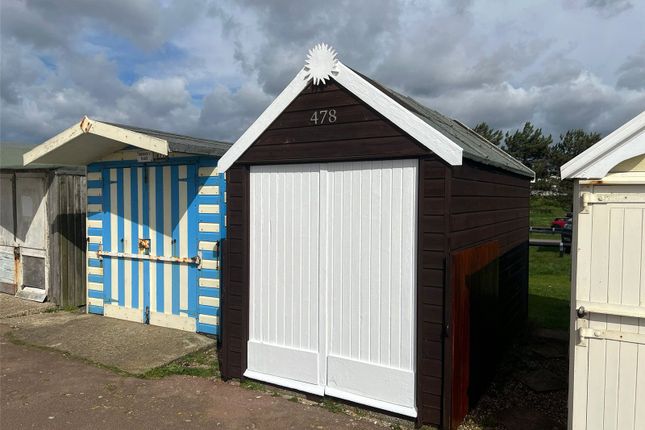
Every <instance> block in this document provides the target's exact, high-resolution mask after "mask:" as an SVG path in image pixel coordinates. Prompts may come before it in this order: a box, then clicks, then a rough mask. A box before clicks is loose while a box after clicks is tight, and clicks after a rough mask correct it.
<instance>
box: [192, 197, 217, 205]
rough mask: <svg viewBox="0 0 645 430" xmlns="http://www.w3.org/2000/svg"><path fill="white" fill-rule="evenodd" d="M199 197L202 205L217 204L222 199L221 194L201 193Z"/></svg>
mask: <svg viewBox="0 0 645 430" xmlns="http://www.w3.org/2000/svg"><path fill="white" fill-rule="evenodd" d="M197 199H198V200H199V204H200V205H217V204H219V201H220V197H219V196H207V195H200V196H199V197H198V198H197Z"/></svg>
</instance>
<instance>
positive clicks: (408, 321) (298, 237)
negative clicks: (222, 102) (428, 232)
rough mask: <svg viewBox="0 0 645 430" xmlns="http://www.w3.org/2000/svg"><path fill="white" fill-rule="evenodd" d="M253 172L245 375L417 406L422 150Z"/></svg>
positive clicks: (406, 410)
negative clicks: (415, 155)
mask: <svg viewBox="0 0 645 430" xmlns="http://www.w3.org/2000/svg"><path fill="white" fill-rule="evenodd" d="M250 178H251V181H250V182H251V183H250V190H251V194H250V195H251V200H250V235H251V236H250V238H251V239H250V241H251V244H250V312H249V315H250V329H249V332H250V333H249V342H248V367H247V370H246V372H245V376H247V377H250V378H254V379H258V380H263V381H266V382H269V383H274V384H278V385H282V386H287V387H290V388H295V389H298V390H302V391H306V392H310V393H314V394H318V395H323V394H327V395H331V396H334V397H339V398H343V399H346V400H350V401H354V402H358V403H363V404H366V405H369V406H372V407H376V408H380V409H385V410H389V411H392V412H395V413H399V414H404V415H408V416H416V408H415V394H414V391H415V382H414V380H415V376H414V372H415V367H416V362H415V347H414V344H415V339H416V327H415V316H416V312H415V301H416V297H415V291H416V288H415V285H416V268H417V263H416V255H417V252H416V242H417V240H416V236H417V221H416V219H417V216H416V214H417V160H386V161H368V162H351V163H328V164H302V165H278V166H253V167H252V168H251V173H250Z"/></svg>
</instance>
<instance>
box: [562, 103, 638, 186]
mask: <svg viewBox="0 0 645 430" xmlns="http://www.w3.org/2000/svg"><path fill="white" fill-rule="evenodd" d="M643 154H645V111H643V112H641V113H640V114H639V115H637V116H636V117H634V118H632V119H631V120H630V121H628V122H627V123H625V124H623V125H622V126H620V127H619V128H618V129H617V130H615V131H614V132H612V133H611V134H609V135H608V136H607V137H605V138H604V139H602V140H601V141H599V142H597V143H596V144H595V145H593V146H592V147H591V148H589V149H587V150H586V151H585V152H583V153H582V154H580V155H578V156H577V157H576V158H574V159H572V160H570V161H569V162H568V163H566V164H565V165H564V166H562V167H560V174H561V176H562V179H570V178H578V179H601V178H604V177H605V176H607V173H609V171H610V170H611V169H612V168H613V167H614V166H616V165H618V164H619V163H621V162H622V161H625V160H628V159H630V158H633V157H636V156H638V155H643Z"/></svg>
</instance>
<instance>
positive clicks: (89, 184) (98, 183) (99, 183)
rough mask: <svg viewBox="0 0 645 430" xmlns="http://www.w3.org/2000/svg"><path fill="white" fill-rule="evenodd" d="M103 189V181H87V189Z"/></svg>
mask: <svg viewBox="0 0 645 430" xmlns="http://www.w3.org/2000/svg"><path fill="white" fill-rule="evenodd" d="M102 187H103V181H101V180H96V181H87V188H102Z"/></svg>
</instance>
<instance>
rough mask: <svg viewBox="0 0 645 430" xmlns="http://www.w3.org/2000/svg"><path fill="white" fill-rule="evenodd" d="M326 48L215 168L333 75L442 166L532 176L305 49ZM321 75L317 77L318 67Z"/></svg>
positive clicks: (451, 123) (449, 124)
mask: <svg viewBox="0 0 645 430" xmlns="http://www.w3.org/2000/svg"><path fill="white" fill-rule="evenodd" d="M325 49H327V50H328V52H329V53H330V54H333V62H331V61H330V62H329V63H328V64H324V65H320V64H316V65H314V66H311V64H309V63H308V64H307V65H305V67H303V68H302V69H301V70H300V71H299V72H298V74H297V75H296V77H295V78H294V79H293V80H292V81H291V82H290V83H289V85H287V87H286V88H285V89H284V90H283V91H282V93H280V94H279V95H278V96H277V97H276V99H275V100H274V101H273V102H272V103H271V104H270V105H269V107H268V108H267V109H266V110H265V111H264V112H263V113H262V114H261V115H260V116H259V117H258V119H257V120H256V121H255V122H254V123H253V124H251V126H250V127H249V128H248V129H247V130H246V131H245V132H244V134H242V136H241V137H240V138H239V139H238V140H237V141H236V142H235V143H234V144H233V146H232V147H231V149H230V150H229V151H228V152H227V153H226V154H224V156H223V157H222V158H221V159H220V160H219V163H218V169H219V170H220V171H221V172H225V171H226V170H227V169H228V168H230V167H231V166H232V165H233V164H234V163H235V161H236V160H237V159H238V158H239V157H241V156H242V154H243V153H244V152H245V151H246V150H247V149H248V148H249V147H250V146H251V145H252V144H253V143H254V142H255V141H256V140H257V139H258V138H259V137H260V135H261V134H262V133H263V132H264V131H265V130H266V129H267V128H268V127H269V126H270V125H271V123H273V121H275V119H276V118H277V117H278V116H279V115H280V114H281V113H282V112H283V111H284V110H285V109H286V108H287V107H288V106H289V104H290V103H291V102H292V101H293V100H294V99H295V98H296V97H297V96H298V95H299V94H300V93H301V92H302V91H303V90H304V89H305V88H306V87H307V85H309V83H310V82H312V81H314V85H316V84H317V82H318V81H320V82H323V83H324V81H325V80H326V79H330V80H331V79H333V80H334V81H336V82H337V83H338V84H340V85H341V86H343V87H344V88H345V89H347V90H348V91H349V92H350V93H352V94H353V95H355V96H356V97H358V98H359V99H361V100H362V101H363V102H364V103H366V104H367V105H368V106H370V107H371V108H373V109H374V110H376V111H377V112H378V113H380V114H381V115H383V116H384V117H385V118H386V119H388V120H389V121H391V122H392V123H393V124H395V125H396V126H397V127H399V128H400V129H402V130H403V131H405V132H406V133H407V134H409V135H410V136H411V137H412V138H414V139H415V140H417V141H418V142H419V143H420V144H421V145H423V146H425V147H426V148H427V149H429V150H430V151H432V152H434V153H435V154H436V155H437V156H439V157H440V158H442V159H443V160H444V161H446V162H447V163H448V164H450V165H453V166H458V165H461V164H462V158H463V157H466V158H468V159H472V160H475V161H478V162H481V163H485V164H488V165H492V166H495V167H498V168H501V169H504V170H508V171H510V172H513V173H516V174H520V175H523V176H527V177H531V178H533V177H534V176H535V174H534V173H533V171H532V170H531V169H529V168H528V167H526V166H524V165H523V164H522V163H520V162H519V161H517V160H516V159H514V158H513V157H511V156H510V155H508V154H506V153H505V152H504V151H502V150H501V149H499V148H498V147H496V146H495V145H493V144H492V143H490V142H489V141H488V140H486V139H484V138H483V137H482V136H480V135H479V134H477V133H475V132H474V131H472V130H471V129H469V128H468V127H466V126H465V125H463V124H462V123H460V122H458V121H455V120H452V119H450V118H447V117H445V116H443V115H441V114H439V113H438V112H436V111H434V110H431V109H429V108H427V107H425V106H423V105H421V104H419V103H417V102H416V101H415V100H413V99H411V98H409V97H406V96H403V95H401V94H399V93H397V92H395V91H392V90H390V89H388V88H386V87H384V86H382V85H381V84H379V83H378V82H375V81H373V80H371V79H369V78H367V77H365V76H363V75H361V74H360V73H358V72H356V71H354V70H352V69H351V68H349V67H347V66H345V65H344V64H343V63H341V62H340V61H338V60H336V59H335V53H333V50H331V49H330V48H328V47H326V46H322V47H321V46H320V45H319V46H316V47H315V48H314V49H312V50H311V51H310V54H309V57H310V59H311V57H312V56H313V54H312V53H313V52H316V51H317V52H318V53H320V50H325ZM325 67H327V70H326V71H325V70H323V72H322V76H323V77H322V78H321V77H320V74H321V69H324V68H325Z"/></svg>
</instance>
